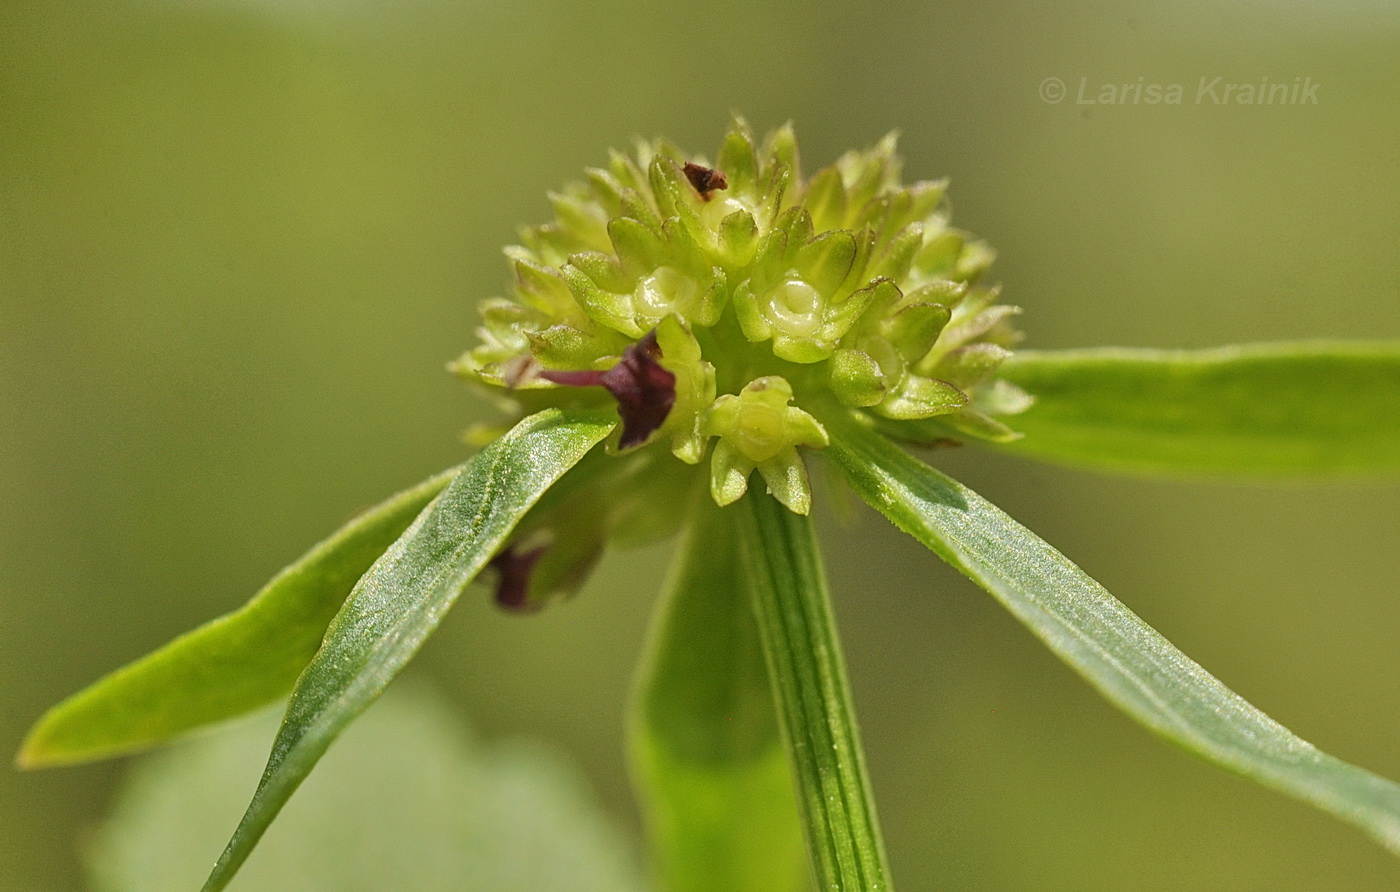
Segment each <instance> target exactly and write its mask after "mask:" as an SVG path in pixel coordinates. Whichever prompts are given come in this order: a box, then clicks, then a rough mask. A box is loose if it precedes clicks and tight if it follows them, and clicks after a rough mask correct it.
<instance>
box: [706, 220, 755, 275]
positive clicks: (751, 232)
mask: <svg viewBox="0 0 1400 892" xmlns="http://www.w3.org/2000/svg"><path fill="white" fill-rule="evenodd" d="M716 249H717V251H718V253H719V257H720V260H721V261H722V262H723V263H724V264H725V265H727V266H729V267H731V268H736V267H741V266H746V265H748V263H749V261H751V260H753V258H754V254H755V253H757V251H758V224H757V223H755V222H754V219H753V214H750V213H749V212H748V211H735V212H734V213H732V214H729V215H727V216H725V218H724V219H723V220H721V221H720V224H719V238H718V240H717V244H716Z"/></svg>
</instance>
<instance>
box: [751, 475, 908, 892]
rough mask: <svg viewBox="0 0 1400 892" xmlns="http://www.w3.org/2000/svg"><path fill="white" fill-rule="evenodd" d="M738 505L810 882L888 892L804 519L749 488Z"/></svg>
mask: <svg viewBox="0 0 1400 892" xmlns="http://www.w3.org/2000/svg"><path fill="white" fill-rule="evenodd" d="M737 510H738V511H739V518H740V527H739V532H740V541H741V547H740V554H741V555H742V558H743V564H742V566H743V571H744V577H745V580H746V582H747V585H748V589H749V593H750V595H751V597H752V598H753V605H754V612H755V614H756V615H757V617H758V628H759V637H760V640H761V642H762V644H763V653H764V658H765V660H766V661H767V664H768V677H769V680H770V682H771V683H772V685H773V692H774V696H775V698H776V701H777V706H778V721H779V727H780V728H781V730H782V734H783V739H784V741H785V742H786V744H787V747H788V755H789V757H790V758H791V759H792V765H793V772H794V774H795V777H796V781H797V790H798V806H799V808H800V810H801V813H802V817H803V824H804V829H805V830H806V833H807V850H808V854H809V855H810V857H811V862H812V868H813V871H814V872H815V876H816V879H817V887H818V888H819V889H824V890H828V889H829V890H840V892H877V890H879V892H888V890H890V889H891V888H892V886H891V884H890V879H889V867H888V866H887V864H886V860H885V850H884V841H883V839H882V837H881V836H880V826H879V822H878V821H877V820H876V817H875V802H874V798H873V797H872V796H871V792H870V782H869V780H868V779H867V777H866V772H865V757H864V755H863V754H862V752H861V748H860V735H859V733H858V732H857V730H856V720H855V710H854V707H853V706H852V703H851V692H850V685H849V683H848V682H847V681H846V666H845V661H844V660H843V658H842V656H841V643H840V641H839V640H838V639H837V637H836V624H835V621H834V618H833V616H832V612H831V603H830V598H829V597H828V595H827V590H826V576H825V574H824V573H823V571H822V565H821V558H820V556H819V555H818V553H817V543H816V539H815V537H814V536H813V534H812V523H811V520H810V519H809V518H807V517H806V516H804V515H798V514H794V513H793V512H791V511H789V510H788V509H787V508H784V507H783V506H782V505H781V504H779V503H778V501H777V500H776V499H774V498H773V497H772V496H768V495H763V494H759V493H755V492H750V493H749V494H748V496H747V497H746V498H745V499H744V501H743V502H741V503H740V505H739V508H738V509H737Z"/></svg>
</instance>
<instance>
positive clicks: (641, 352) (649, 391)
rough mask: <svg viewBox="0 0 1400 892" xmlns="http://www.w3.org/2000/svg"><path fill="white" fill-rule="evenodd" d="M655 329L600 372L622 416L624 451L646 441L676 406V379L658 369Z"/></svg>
mask: <svg viewBox="0 0 1400 892" xmlns="http://www.w3.org/2000/svg"><path fill="white" fill-rule="evenodd" d="M660 360H661V348H660V347H659V346H658V345H657V343H656V330H655V329H652V330H651V331H649V332H647V333H646V334H645V335H643V336H642V339H641V340H640V341H638V342H637V343H635V344H633V345H632V346H630V347H628V348H627V349H626V350H624V351H623V353H622V360H621V361H620V362H619V363H618V364H617V365H615V366H613V367H612V368H610V369H608V370H607V371H606V372H604V373H603V378H602V384H603V386H604V387H606V388H607V389H608V392H609V393H611V394H612V395H613V397H614V398H615V399H616V400H617V414H619V415H621V416H622V439H621V441H620V442H619V444H618V445H620V446H621V447H622V448H623V449H628V448H631V447H633V446H638V445H640V444H642V443H645V442H646V439H647V437H650V436H651V434H652V431H654V430H656V429H657V428H658V427H660V426H661V424H662V422H664V421H665V420H666V416H667V415H669V414H671V407H672V406H674V405H675V404H676V376H675V375H673V374H672V373H671V372H668V371H666V370H665V369H664V368H662V367H661V362H660Z"/></svg>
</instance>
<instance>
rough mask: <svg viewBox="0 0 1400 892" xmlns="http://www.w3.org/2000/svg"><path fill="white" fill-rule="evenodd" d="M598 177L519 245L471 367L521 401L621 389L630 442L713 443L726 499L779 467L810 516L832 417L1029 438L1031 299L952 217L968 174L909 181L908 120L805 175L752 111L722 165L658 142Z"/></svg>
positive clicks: (784, 492) (471, 373) (471, 374)
mask: <svg viewBox="0 0 1400 892" xmlns="http://www.w3.org/2000/svg"><path fill="white" fill-rule="evenodd" d="M587 177H588V179H587V182H586V183H578V184H574V185H572V186H569V187H568V188H566V189H565V190H564V191H563V192H562V193H557V194H552V195H551V196H550V198H551V200H552V201H553V204H554V207H555V213H556V219H555V220H554V221H553V222H551V223H546V224H544V225H542V226H537V227H534V228H531V229H526V230H524V232H523V233H522V237H523V238H522V240H523V244H522V245H518V246H514V247H511V248H508V249H507V251H506V253H507V256H508V257H509V258H510V261H511V263H512V264H513V266H514V269H515V293H514V295H513V297H511V298H509V299H497V300H491V301H487V302H485V303H484V304H483V305H482V306H481V312H482V316H483V320H484V322H483V325H482V327H481V329H480V338H481V341H480V343H479V344H478V345H477V346H476V347H475V348H473V349H472V350H470V351H469V352H468V353H467V354H466V355H465V356H463V357H462V358H461V359H460V360H458V361H457V362H456V363H454V369H455V370H457V371H458V372H460V373H461V374H463V375H465V376H466V377H468V378H470V379H472V380H475V381H478V382H481V383H483V384H486V385H488V386H489V387H491V388H493V389H495V390H497V391H498V392H503V393H505V394H507V395H508V396H509V397H510V399H511V401H512V403H513V404H514V406H515V408H516V410H517V411H522V412H523V411H534V410H537V409H539V408H542V407H544V406H549V405H579V404H582V403H588V402H591V401H600V400H607V399H609V398H613V399H616V400H617V402H618V406H619V411H620V414H621V416H622V420H623V424H622V426H621V431H620V433H619V434H618V435H616V436H615V438H614V440H613V442H612V443H611V445H610V451H611V452H612V453H613V454H621V455H631V454H633V453H648V454H650V453H656V452H657V451H658V450H655V449H648V448H647V447H649V446H650V445H651V444H654V443H658V442H659V443H664V444H666V446H667V447H669V450H670V452H671V453H673V454H674V455H675V457H676V458H679V459H680V460H681V462H682V463H684V464H685V465H698V464H700V463H701V462H702V461H703V460H704V459H705V456H706V455H707V453H708V454H709V455H710V491H711V493H712V495H713V497H714V499H715V501H716V502H717V503H719V504H720V505H727V504H729V503H731V502H734V501H735V500H737V499H738V498H740V497H741V496H742V495H743V494H744V492H745V490H746V488H747V486H748V481H749V477H750V475H751V473H752V472H753V471H754V470H757V471H758V472H759V474H760V475H761V477H762V479H763V481H764V483H765V484H766V486H767V487H768V489H769V491H770V492H772V493H773V495H774V496H775V497H776V498H777V499H778V500H779V501H781V502H782V503H783V504H784V505H786V506H787V507H789V508H790V509H792V510H793V511H796V512H798V513H803V514H805V513H807V511H808V510H809V506H810V501H811V496H810V486H809V483H808V479H807V472H806V467H805V464H804V462H803V459H802V455H801V450H803V449H820V448H822V447H824V446H826V445H827V443H828V437H827V433H826V430H825V428H824V426H823V424H822V422H821V419H822V417H823V416H824V414H825V413H829V412H834V411H843V412H851V411H854V412H857V413H860V414H861V415H862V417H865V418H866V419H868V420H869V421H870V423H872V424H875V425H878V426H879V427H880V428H881V429H882V430H885V431H886V432H887V433H890V434H892V435H894V436H896V437H900V438H903V439H906V440H910V441H924V442H928V441H934V440H944V439H950V438H956V437H958V436H971V437H978V438H984V439H991V440H1005V439H1011V438H1014V437H1015V436H1016V434H1015V433H1014V432H1012V431H1011V429H1010V428H1008V427H1007V426H1006V425H1005V424H1004V423H1002V422H1001V421H1000V420H998V418H997V416H998V415H1006V414H1011V413H1014V412H1016V411H1019V410H1020V409H1022V408H1024V407H1025V406H1026V405H1027V404H1028V402H1029V398H1028V397H1026V395H1025V394H1024V393H1021V392H1020V391H1018V390H1016V389H1015V388H1014V387H1012V386H1011V385H1010V384H1009V383H1007V382H1005V381H1000V380H997V379H995V377H994V375H995V372H996V369H997V367H998V365H1000V363H1001V362H1002V360H1003V359H1005V358H1006V356H1008V355H1009V353H1008V348H1009V347H1010V346H1011V345H1012V344H1014V342H1015V341H1016V338H1017V335H1016V332H1015V331H1014V329H1012V327H1011V326H1010V324H1009V323H1010V318H1011V317H1012V316H1013V315H1014V314H1015V313H1016V312H1017V310H1016V308H1014V307H1009V306H1004V305H999V304H997V303H996V298H997V289H996V288H994V287H985V286H983V285H982V284H981V279H982V276H983V273H984V272H985V271H986V269H987V267H988V266H989V265H990V264H991V262H992V258H993V252H992V250H991V249H990V248H989V247H988V246H987V245H986V244H985V243H983V242H981V241H978V240H975V239H973V238H971V237H970V236H968V234H966V233H964V232H962V231H960V230H957V229H954V228H952V227H951V226H950V225H949V218H948V213H947V211H946V206H945V203H944V192H945V189H946V185H947V184H946V181H922V182H916V183H912V184H909V185H904V184H902V183H901V181H900V162H899V159H898V157H897V156H896V154H895V139H894V137H893V136H892V135H891V136H888V137H886V138H885V139H883V140H881V141H880V142H879V143H878V144H876V145H875V146H873V147H872V148H870V149H867V150H865V151H862V152H851V153H849V154H847V155H845V156H844V157H842V158H841V159H839V160H838V161H837V162H836V163H835V164H832V165H830V166H828V167H826V168H823V169H822V170H820V171H818V172H817V173H816V174H814V175H813V176H812V177H810V178H808V179H804V178H803V177H802V174H801V169H800V166H799V160H798V152H797V144H796V140H795V138H794V136H793V132H792V129H791V127H783V128H780V129H778V130H776V131H774V132H772V133H771V134H769V135H768V136H767V137H766V138H765V139H764V140H763V141H762V144H761V146H760V145H759V144H757V143H756V141H755V139H754V138H753V136H752V134H751V133H750V131H749V129H748V127H747V126H746V125H745V124H744V122H743V121H739V120H736V121H735V122H734V124H733V126H732V127H731V128H730V130H729V132H728V133H727V134H726V136H725V138H724V141H723V144H722V145H721V146H720V150H719V154H718V156H717V157H716V159H715V161H714V163H713V165H711V163H710V162H708V161H707V160H705V159H702V158H696V157H693V156H687V155H685V154H683V153H681V152H680V151H679V150H678V149H676V148H675V147H673V146H671V145H670V144H668V143H666V142H664V141H656V142H652V143H642V144H639V145H638V146H637V149H636V153H635V155H634V156H630V157H629V156H627V155H624V154H621V153H614V154H613V155H612V157H611V159H610V162H609V164H608V166H607V167H606V168H600V169H592V170H589V171H588V172H587ZM712 440H715V441H717V443H716V444H715V445H714V448H713V449H711V448H710V445H711V441H712ZM670 464H673V465H674V464H675V463H670Z"/></svg>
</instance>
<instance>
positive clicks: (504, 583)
mask: <svg viewBox="0 0 1400 892" xmlns="http://www.w3.org/2000/svg"><path fill="white" fill-rule="evenodd" d="M548 547H549V546H547V545H540V546H538V547H536V548H531V549H528V550H525V549H521V548H520V546H519V545H507V546H506V547H505V548H503V549H502V550H501V552H500V553H499V554H497V555H496V556H495V557H493V558H492V559H491V563H490V564H489V566H490V567H492V568H494V569H495V570H496V572H498V573H499V574H500V578H499V579H497V580H496V604H498V605H499V606H501V607H504V608H505V609H506V610H515V611H526V610H533V609H535V608H536V607H538V606H539V605H537V604H531V603H530V576H531V575H532V574H533V573H534V572H535V564H537V563H539V560H540V558H541V557H543V556H544V550H545V549H546V548H548Z"/></svg>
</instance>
